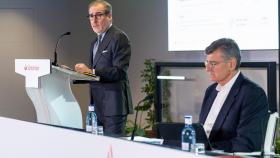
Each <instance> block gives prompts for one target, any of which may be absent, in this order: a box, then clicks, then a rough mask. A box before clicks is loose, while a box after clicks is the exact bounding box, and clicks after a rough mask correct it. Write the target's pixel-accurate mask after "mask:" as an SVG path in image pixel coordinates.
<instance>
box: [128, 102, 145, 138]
mask: <svg viewBox="0 0 280 158" xmlns="http://www.w3.org/2000/svg"><path fill="white" fill-rule="evenodd" d="M142 102H143V100H141V101H140V102H139V103H138V104H137V106H136V108H135V110H136V114H135V120H134V127H133V131H132V134H131V138H130V140H132V141H133V140H134V136H135V132H136V129H137V124H136V123H137V117H138V111H139V105H140V103H142Z"/></svg>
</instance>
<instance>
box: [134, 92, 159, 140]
mask: <svg viewBox="0 0 280 158" xmlns="http://www.w3.org/2000/svg"><path fill="white" fill-rule="evenodd" d="M153 97H154V96H153V95H148V96H146V97H145V98H144V99H142V100H141V101H139V103H138V104H137V106H136V107H135V110H136V114H135V120H134V127H133V131H132V134H131V138H130V140H132V141H133V140H134V136H135V132H136V129H137V117H138V111H139V105H140V104H141V103H143V102H144V101H147V100H151V99H153Z"/></svg>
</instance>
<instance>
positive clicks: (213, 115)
mask: <svg viewBox="0 0 280 158" xmlns="http://www.w3.org/2000/svg"><path fill="white" fill-rule="evenodd" d="M239 74H240V71H238V72H237V73H236V74H235V75H234V77H233V78H232V79H231V80H230V81H229V82H228V83H226V84H225V85H224V86H221V85H220V84H218V85H217V87H216V90H217V91H218V94H217V96H216V98H215V100H214V102H213V104H212V107H211V109H210V111H209V113H208V115H207V118H206V120H205V122H204V125H203V127H204V129H205V131H206V134H207V136H208V137H209V135H210V133H211V130H212V128H213V126H214V123H215V121H216V119H217V117H218V114H219V113H220V110H221V108H222V107H223V104H224V102H225V100H226V98H227V96H228V93H229V91H230V89H231V87H232V86H233V84H234V82H235V81H236V79H237V77H238V76H239Z"/></svg>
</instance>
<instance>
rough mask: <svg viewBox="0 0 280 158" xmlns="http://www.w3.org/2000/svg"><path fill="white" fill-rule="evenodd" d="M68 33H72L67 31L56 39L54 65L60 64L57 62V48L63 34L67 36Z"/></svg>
mask: <svg viewBox="0 0 280 158" xmlns="http://www.w3.org/2000/svg"><path fill="white" fill-rule="evenodd" d="M66 35H71V32H66V33H64V34H62V35H60V37H59V38H58V40H57V41H56V45H55V48H54V61H53V62H52V65H54V66H58V64H57V51H56V50H57V47H58V44H59V41H60V40H61V39H62V37H63V36H66Z"/></svg>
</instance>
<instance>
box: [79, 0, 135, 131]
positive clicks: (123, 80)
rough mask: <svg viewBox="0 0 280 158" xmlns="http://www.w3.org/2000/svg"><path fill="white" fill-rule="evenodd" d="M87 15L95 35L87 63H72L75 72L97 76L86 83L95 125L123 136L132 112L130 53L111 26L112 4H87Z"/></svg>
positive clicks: (101, 0)
mask: <svg viewBox="0 0 280 158" xmlns="http://www.w3.org/2000/svg"><path fill="white" fill-rule="evenodd" d="M88 12H89V15H88V18H89V21H90V24H91V27H92V29H93V31H94V32H95V33H96V34H97V36H98V37H97V38H96V39H94V40H93V42H92V44H91V48H90V66H89V67H88V66H87V65H86V64H84V63H78V64H76V65H75V70H76V71H77V72H81V73H83V72H87V73H93V74H95V75H97V76H100V82H92V83H90V93H91V103H95V111H96V114H97V118H98V123H99V124H98V125H102V126H103V127H104V133H105V134H112V135H123V134H124V128H125V124H126V120H127V115H128V114H131V113H133V106H132V99H131V93H130V87H129V81H128V75H127V71H128V67H129V60H130V56H131V47H130V41H129V39H128V37H127V35H126V34H125V33H124V32H123V31H121V30H120V29H118V28H117V27H115V26H114V25H112V6H111V5H110V4H109V3H108V2H106V1H104V0H96V1H93V2H91V3H90V4H89V7H88Z"/></svg>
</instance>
